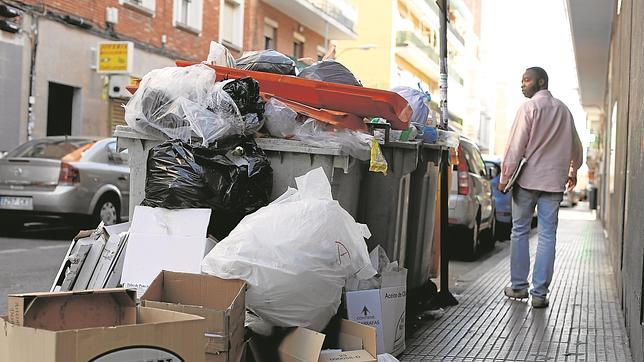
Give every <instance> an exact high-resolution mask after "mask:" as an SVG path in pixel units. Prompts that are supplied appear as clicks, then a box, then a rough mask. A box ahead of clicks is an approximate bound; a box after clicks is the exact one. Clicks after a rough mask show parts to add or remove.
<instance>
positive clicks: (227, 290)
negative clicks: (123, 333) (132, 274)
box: [141, 271, 246, 361]
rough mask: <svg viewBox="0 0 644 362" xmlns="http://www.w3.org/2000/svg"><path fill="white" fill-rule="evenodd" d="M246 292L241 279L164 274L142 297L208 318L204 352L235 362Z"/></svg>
mask: <svg viewBox="0 0 644 362" xmlns="http://www.w3.org/2000/svg"><path fill="white" fill-rule="evenodd" d="M245 290H246V283H245V282H244V281H241V280H226V279H221V278H217V277H215V276H211V275H205V274H190V273H181V272H172V271H162V272H161V273H159V275H158V276H157V277H156V278H155V279H154V281H153V282H152V283H151V284H150V286H149V287H148V289H147V291H146V292H145V294H143V296H142V297H141V303H142V305H144V306H147V307H152V308H159V309H166V310H173V311H177V312H182V313H188V314H194V315H198V316H201V317H204V318H206V340H205V342H204V344H205V351H206V352H207V353H211V354H219V356H220V357H219V360H221V361H229V360H231V361H232V360H233V359H236V358H237V356H238V355H239V354H240V353H241V349H242V345H243V338H244V320H245ZM206 358H207V359H208V358H211V359H212V356H206Z"/></svg>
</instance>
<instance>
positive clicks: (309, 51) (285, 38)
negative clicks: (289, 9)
mask: <svg viewBox="0 0 644 362" xmlns="http://www.w3.org/2000/svg"><path fill="white" fill-rule="evenodd" d="M265 17H268V18H270V19H271V20H273V21H276V22H277V23H278V25H279V27H278V28H277V42H276V43H277V47H276V48H277V49H275V50H277V51H279V52H281V53H284V54H286V55H289V56H293V41H294V40H295V38H294V37H293V33H294V32H299V33H301V34H302V35H303V36H304V37H305V38H306V42H305V43H304V56H305V57H311V58H314V59H317V47H318V46H324V37H323V36H322V35H320V34H318V33H316V32H315V31H313V30H311V29H309V28H307V27H305V26H302V31H301V32H300V31H299V27H300V24H299V23H298V21H297V20H296V19H293V18H291V17H289V16H288V15H286V14H284V13H283V12H281V11H279V10H277V9H275V8H273V7H271V6H269V5H267V4H265V3H264V2H262V1H261V0H246V8H245V21H244V23H245V24H244V50H260V49H263V48H264V18H265Z"/></svg>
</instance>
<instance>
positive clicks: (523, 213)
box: [510, 185, 563, 297]
mask: <svg viewBox="0 0 644 362" xmlns="http://www.w3.org/2000/svg"><path fill="white" fill-rule="evenodd" d="M561 200H563V192H544V191H534V190H526V189H524V188H521V187H520V186H518V185H516V186H515V187H514V188H513V191H512V236H511V240H512V258H511V266H510V273H511V276H510V281H511V282H512V289H517V290H518V289H525V288H527V287H528V285H529V284H528V274H529V273H530V250H529V246H530V245H529V238H530V226H531V222H532V215H533V213H534V207H535V206H538V207H537V217H538V223H539V226H538V231H539V244H538V245H537V256H536V258H535V262H534V270H533V271H532V290H531V291H530V294H532V295H533V296H536V297H545V296H546V295H548V292H549V290H548V286H549V285H550V282H551V281H552V274H553V272H554V266H555V245H556V243H557V224H558V221H559V204H560V203H561Z"/></svg>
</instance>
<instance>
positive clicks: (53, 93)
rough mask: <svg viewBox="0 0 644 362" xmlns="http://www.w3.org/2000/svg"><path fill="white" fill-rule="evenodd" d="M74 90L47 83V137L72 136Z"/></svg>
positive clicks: (65, 86)
mask: <svg viewBox="0 0 644 362" xmlns="http://www.w3.org/2000/svg"><path fill="white" fill-rule="evenodd" d="M75 91H76V88H74V87H70V86H68V85H64V84H59V83H54V82H49V98H48V101H47V136H64V135H71V134H72V119H73V109H74V94H75Z"/></svg>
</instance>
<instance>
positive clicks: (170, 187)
mask: <svg viewBox="0 0 644 362" xmlns="http://www.w3.org/2000/svg"><path fill="white" fill-rule="evenodd" d="M272 185H273V170H272V168H271V166H270V162H269V161H268V158H267V157H266V154H265V153H264V151H263V150H262V149H261V148H259V147H258V146H257V144H256V143H255V140H254V139H253V138H252V137H246V136H230V137H228V138H225V139H222V140H219V141H217V142H215V143H213V144H211V145H210V146H209V147H201V146H191V145H190V144H188V143H185V142H183V141H181V140H171V141H167V142H164V143H162V144H160V145H157V146H155V147H154V148H153V149H152V150H150V153H149V155H148V165H147V175H146V180H145V199H144V200H143V202H142V205H144V206H151V207H164V208H167V209H186V208H209V209H211V210H212V213H211V222H210V226H209V230H208V231H209V232H210V233H211V234H213V235H214V236H215V237H217V238H223V237H225V236H226V235H228V233H229V232H230V231H231V230H232V229H233V228H234V227H235V226H236V225H237V223H238V222H239V221H240V220H241V219H242V218H243V217H244V216H246V215H248V214H251V213H253V212H255V211H256V210H258V209H260V208H261V207H262V206H265V205H267V204H268V202H269V200H270V195H271V191H272Z"/></svg>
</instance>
